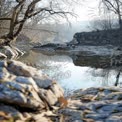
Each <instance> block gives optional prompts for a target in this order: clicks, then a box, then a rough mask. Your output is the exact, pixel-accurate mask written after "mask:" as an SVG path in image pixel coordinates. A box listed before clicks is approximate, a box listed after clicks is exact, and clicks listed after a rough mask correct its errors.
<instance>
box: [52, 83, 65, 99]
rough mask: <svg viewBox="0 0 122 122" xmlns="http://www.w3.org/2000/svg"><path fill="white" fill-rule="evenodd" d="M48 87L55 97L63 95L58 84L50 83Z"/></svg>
mask: <svg viewBox="0 0 122 122" xmlns="http://www.w3.org/2000/svg"><path fill="white" fill-rule="evenodd" d="M50 88H51V91H52V92H53V93H54V94H55V96H56V97H57V98H59V97H61V96H63V95H64V91H63V89H62V88H61V87H60V86H59V85H58V84H52V85H51V87H50Z"/></svg>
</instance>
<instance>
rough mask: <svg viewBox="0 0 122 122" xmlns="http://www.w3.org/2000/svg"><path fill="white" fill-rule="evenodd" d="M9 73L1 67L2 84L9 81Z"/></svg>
mask: <svg viewBox="0 0 122 122" xmlns="http://www.w3.org/2000/svg"><path fill="white" fill-rule="evenodd" d="M9 76H10V74H9V72H8V71H7V69H6V68H4V67H0V82H5V81H8V80H9Z"/></svg>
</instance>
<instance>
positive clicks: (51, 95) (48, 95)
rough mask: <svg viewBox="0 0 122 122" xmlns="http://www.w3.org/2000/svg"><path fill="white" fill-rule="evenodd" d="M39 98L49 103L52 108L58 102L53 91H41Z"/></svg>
mask: <svg viewBox="0 0 122 122" xmlns="http://www.w3.org/2000/svg"><path fill="white" fill-rule="evenodd" d="M39 96H40V97H41V98H42V97H43V98H44V99H45V100H46V101H47V103H49V104H50V106H52V105H55V104H56V102H57V101H58V99H57V97H56V96H55V95H54V93H53V92H52V91H51V90H44V89H40V91H39Z"/></svg>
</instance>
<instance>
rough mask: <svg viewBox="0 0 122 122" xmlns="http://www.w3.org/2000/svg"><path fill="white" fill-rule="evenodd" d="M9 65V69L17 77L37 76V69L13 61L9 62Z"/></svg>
mask: <svg viewBox="0 0 122 122" xmlns="http://www.w3.org/2000/svg"><path fill="white" fill-rule="evenodd" d="M8 64H9V66H8V68H7V69H8V70H9V71H10V72H12V73H14V74H15V75H17V76H25V77H32V76H34V75H35V72H37V69H36V68H33V67H31V66H27V65H26V64H23V63H22V62H19V61H15V60H11V61H9V62H8Z"/></svg>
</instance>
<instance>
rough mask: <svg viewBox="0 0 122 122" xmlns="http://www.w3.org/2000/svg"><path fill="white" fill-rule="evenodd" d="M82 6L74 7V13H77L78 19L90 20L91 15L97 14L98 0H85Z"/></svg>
mask: <svg viewBox="0 0 122 122" xmlns="http://www.w3.org/2000/svg"><path fill="white" fill-rule="evenodd" d="M85 1H86V2H85V3H84V4H83V5H82V6H78V5H76V6H75V7H74V10H75V13H76V14H77V15H78V17H77V20H78V21H85V20H92V19H93V16H98V3H99V0H85Z"/></svg>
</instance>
